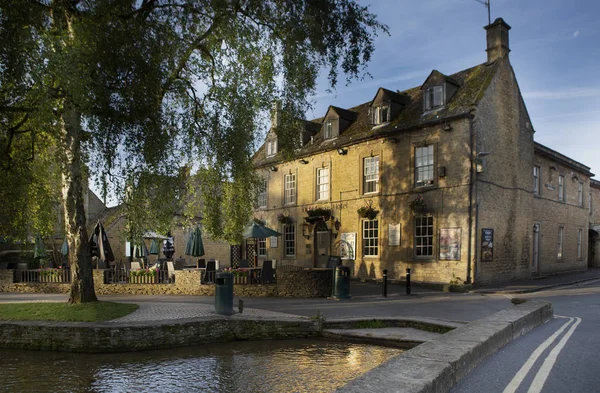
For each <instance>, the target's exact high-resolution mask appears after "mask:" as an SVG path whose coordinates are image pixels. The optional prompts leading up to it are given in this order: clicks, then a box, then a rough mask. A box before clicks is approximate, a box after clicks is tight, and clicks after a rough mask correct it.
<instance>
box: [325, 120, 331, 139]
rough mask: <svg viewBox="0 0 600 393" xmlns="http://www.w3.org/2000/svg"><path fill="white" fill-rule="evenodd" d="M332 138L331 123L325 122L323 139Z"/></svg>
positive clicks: (329, 121)
mask: <svg viewBox="0 0 600 393" xmlns="http://www.w3.org/2000/svg"><path fill="white" fill-rule="evenodd" d="M332 136H333V122H332V121H331V120H327V121H326V122H325V135H323V138H324V139H331V138H332Z"/></svg>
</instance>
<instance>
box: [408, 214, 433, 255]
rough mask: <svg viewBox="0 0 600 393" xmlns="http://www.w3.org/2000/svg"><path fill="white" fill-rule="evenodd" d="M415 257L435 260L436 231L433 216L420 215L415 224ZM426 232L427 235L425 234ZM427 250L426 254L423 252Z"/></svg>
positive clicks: (416, 217)
mask: <svg viewBox="0 0 600 393" xmlns="http://www.w3.org/2000/svg"><path fill="white" fill-rule="evenodd" d="M413 228H414V244H413V246H414V256H415V258H433V255H434V247H435V245H434V244H433V243H434V231H433V216H430V215H418V216H415V222H414V227H413ZM423 230H425V233H423ZM424 250H425V252H423V251H424Z"/></svg>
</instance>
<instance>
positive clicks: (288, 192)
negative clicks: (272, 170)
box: [284, 173, 296, 205]
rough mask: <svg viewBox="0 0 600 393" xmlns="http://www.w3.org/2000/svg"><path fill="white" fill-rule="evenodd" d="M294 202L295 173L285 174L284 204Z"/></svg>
mask: <svg viewBox="0 0 600 393" xmlns="http://www.w3.org/2000/svg"><path fill="white" fill-rule="evenodd" d="M293 203H296V174H294V173H291V174H289V175H285V199H284V204H286V205H290V204H293Z"/></svg>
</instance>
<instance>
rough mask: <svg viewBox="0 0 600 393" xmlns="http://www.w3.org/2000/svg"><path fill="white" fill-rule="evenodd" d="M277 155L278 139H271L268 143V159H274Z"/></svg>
mask: <svg viewBox="0 0 600 393" xmlns="http://www.w3.org/2000/svg"><path fill="white" fill-rule="evenodd" d="M275 154H277V139H269V140H268V141H267V157H272V156H274V155H275Z"/></svg>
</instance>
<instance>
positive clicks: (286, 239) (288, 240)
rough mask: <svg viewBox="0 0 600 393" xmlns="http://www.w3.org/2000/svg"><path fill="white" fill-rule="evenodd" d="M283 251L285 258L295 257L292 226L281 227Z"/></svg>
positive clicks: (294, 228)
mask: <svg viewBox="0 0 600 393" xmlns="http://www.w3.org/2000/svg"><path fill="white" fill-rule="evenodd" d="M283 250H284V254H285V256H286V257H293V256H295V255H296V227H295V226H294V225H284V226H283Z"/></svg>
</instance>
